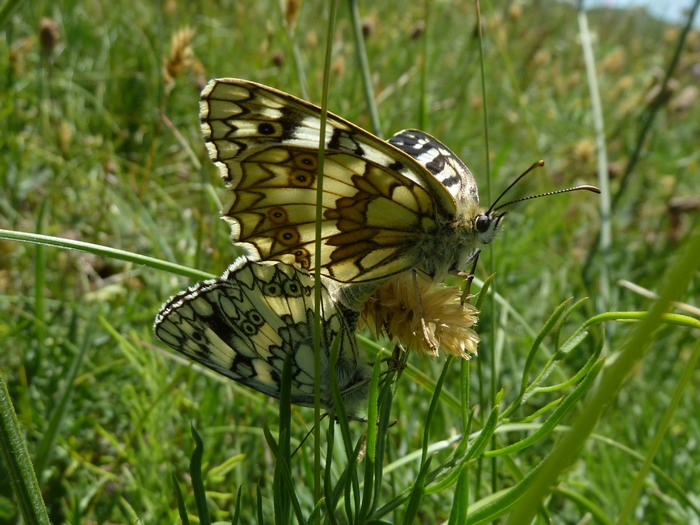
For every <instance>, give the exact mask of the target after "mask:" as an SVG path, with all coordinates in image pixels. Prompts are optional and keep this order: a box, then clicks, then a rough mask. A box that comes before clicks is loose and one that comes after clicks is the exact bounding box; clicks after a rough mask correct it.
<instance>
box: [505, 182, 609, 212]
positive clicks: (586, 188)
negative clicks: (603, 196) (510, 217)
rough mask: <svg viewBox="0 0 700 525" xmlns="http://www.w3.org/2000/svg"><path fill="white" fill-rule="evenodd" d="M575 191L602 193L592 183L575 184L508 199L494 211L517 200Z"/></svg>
mask: <svg viewBox="0 0 700 525" xmlns="http://www.w3.org/2000/svg"><path fill="white" fill-rule="evenodd" d="M573 191H590V192H591V193H600V189H598V188H596V187H595V186H591V185H590V184H582V185H581V186H573V187H571V188H564V189H562V190H554V191H546V192H544V193H538V194H537V195H528V196H527V197H521V198H519V199H515V200H512V201H508V202H506V203H505V204H501V205H500V206H499V207H498V208H495V209H494V210H493V211H497V210H500V209H501V208H505V207H506V206H510V205H511V204H515V203H516V202H522V201H529V200H531V199H539V198H540V197H549V196H550V195H558V194H560V193H571V192H573Z"/></svg>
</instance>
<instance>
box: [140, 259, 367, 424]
mask: <svg viewBox="0 0 700 525" xmlns="http://www.w3.org/2000/svg"><path fill="white" fill-rule="evenodd" d="M331 284H332V283H329V285H331ZM321 319H322V330H321V332H322V333H321V371H320V375H321V378H322V383H321V387H320V390H321V403H322V405H323V406H324V407H326V408H327V409H329V410H332V409H333V401H332V395H331V386H330V366H331V362H330V361H331V357H330V351H331V346H332V345H333V344H334V341H335V340H336V338H339V343H340V347H339V353H338V360H337V363H336V366H335V375H336V381H337V385H338V389H339V391H340V393H341V398H342V399H343V405H344V406H345V408H346V410H347V412H348V414H349V415H353V414H354V413H355V412H356V411H357V410H358V409H359V408H360V405H361V404H362V402H363V401H364V400H365V399H366V397H367V392H368V388H369V377H370V374H371V370H370V367H369V366H368V365H367V364H365V363H363V362H361V361H360V359H359V355H358V348H357V341H356V339H355V334H354V332H355V328H356V324H357V315H356V313H354V312H346V311H344V310H342V307H340V306H337V305H336V304H335V303H334V302H333V301H332V300H331V296H330V293H329V290H328V288H327V287H326V285H324V284H322V285H321ZM154 331H155V334H156V336H157V337H158V338H159V339H160V340H161V341H163V342H164V343H165V344H167V345H168V346H170V347H171V348H173V349H175V350H176V351H177V352H179V353H181V354H184V355H185V356H187V357H188V358H190V359H192V360H194V361H196V362H198V363H200V364H202V365H204V366H205V367H207V368H210V369H211V370H214V371H215V372H218V373H219V374H221V375H224V376H226V377H229V378H231V379H233V380H234V381H237V382H239V383H241V384H243V385H246V386H248V387H250V388H252V389H254V390H257V391H258V392H262V393H263V394H267V395H269V396H272V397H275V398H279V397H280V388H281V384H280V383H281V378H282V369H283V365H284V362H285V358H287V356H291V360H292V362H291V402H292V403H293V404H296V405H301V406H307V407H313V406H314V347H313V335H314V279H313V277H312V276H311V275H309V273H308V272H306V271H305V270H303V269H300V268H298V267H295V266H291V265H288V264H284V263H278V262H255V261H251V260H249V259H248V258H247V257H245V256H243V257H239V258H238V259H236V261H234V263H233V264H231V266H229V268H228V269H227V270H226V271H225V272H224V273H223V275H222V276H221V277H219V278H216V279H209V280H206V281H202V282H200V283H197V284H196V285H194V286H192V287H191V288H189V289H187V290H185V291H183V292H180V293H179V294H177V295H175V296H174V297H171V298H170V299H169V300H168V301H167V302H166V303H165V304H164V305H163V306H162V307H161V309H160V311H159V312H158V315H157V316H156V319H155V323H154Z"/></svg>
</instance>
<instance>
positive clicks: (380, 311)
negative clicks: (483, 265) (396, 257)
mask: <svg viewBox="0 0 700 525" xmlns="http://www.w3.org/2000/svg"><path fill="white" fill-rule="evenodd" d="M416 280H417V282H416V283H414V280H413V275H412V274H411V272H408V275H400V276H398V277H394V278H392V279H391V280H389V281H388V282H387V283H386V284H384V285H382V286H381V287H380V288H379V289H378V290H377V291H376V292H375V293H374V294H372V296H371V297H370V298H369V300H368V301H367V302H366V303H365V305H364V307H363V310H362V312H361V314H360V325H361V326H362V325H363V324H364V325H366V326H367V327H368V328H369V329H370V330H371V331H372V332H374V333H375V334H376V335H379V334H380V333H383V332H384V333H386V334H387V335H388V336H389V337H391V338H394V337H395V338H397V339H398V340H399V341H400V342H401V344H402V345H403V346H405V347H406V348H408V349H412V350H417V351H418V352H420V353H425V354H428V355H429V356H431V357H435V356H437V354H438V348H442V349H443V350H444V351H445V352H447V353H448V354H451V355H455V356H458V357H461V358H462V359H469V358H471V356H472V355H476V346H477V343H478V342H479V336H478V335H477V334H476V332H475V331H474V330H473V329H472V326H473V325H474V324H475V323H476V321H477V319H478V315H479V312H478V310H477V309H476V308H475V307H474V305H472V304H470V303H468V302H467V303H465V304H462V303H461V295H462V292H461V290H460V288H459V287H458V286H447V285H444V284H434V283H433V282H432V281H431V279H430V278H428V277H427V276H425V275H422V274H417V275H416ZM416 284H417V286H416Z"/></svg>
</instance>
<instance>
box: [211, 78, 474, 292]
mask: <svg viewBox="0 0 700 525" xmlns="http://www.w3.org/2000/svg"><path fill="white" fill-rule="evenodd" d="M320 113H321V112H320V108H318V107H317V106H314V105H313V104H310V103H308V102H304V101H302V100H300V99H298V98H296V97H293V96H291V95H288V94H286V93H283V92H281V91H277V90H275V89H272V88H269V87H267V86H263V85H260V84H256V83H253V82H249V81H246V80H239V79H218V80H213V81H211V82H210V83H209V85H208V86H207V87H206V88H205V89H204V91H203V92H202V98H201V108H200V118H201V121H202V130H203V133H204V138H205V142H206V143H207V149H208V151H209V155H210V157H211V158H212V160H213V161H214V163H215V164H216V165H217V166H218V167H219V170H220V172H221V175H222V177H223V178H224V180H225V181H226V182H227V185H228V187H229V189H230V190H232V191H233V193H234V202H233V204H232V205H231V206H230V208H229V209H228V210H226V211H225V212H224V217H225V218H226V219H227V220H228V221H229V222H231V224H232V236H233V240H234V241H235V242H236V243H239V244H242V245H244V246H245V247H246V248H247V249H248V251H249V254H250V255H251V256H252V257H254V258H259V259H263V260H267V259H275V260H281V261H285V262H295V263H297V264H298V265H300V266H302V267H303V268H312V267H313V263H314V250H315V237H316V235H315V232H316V226H315V224H316V188H317V186H316V179H317V162H318V146H319V137H320V123H321V120H320ZM402 133H403V135H402V134H399V139H400V140H399V139H397V144H399V145H400V146H401V147H402V149H404V151H402V149H399V147H395V146H394V145H392V144H390V143H388V142H385V141H383V140H381V139H379V138H377V137H375V136H374V135H372V134H370V133H368V132H366V131H364V130H362V129H361V128H359V127H357V126H355V125H353V124H351V123H350V122H347V121H345V120H343V119H342V118H340V117H337V116H335V115H332V114H329V115H328V120H327V127H326V135H325V156H324V171H323V173H324V182H323V210H322V225H321V237H322V241H321V242H322V249H321V265H322V268H323V269H324V273H325V274H326V275H327V276H329V277H331V278H332V279H334V280H336V281H339V282H342V283H361V282H367V281H374V280H380V279H384V278H386V277H389V276H391V275H394V274H398V273H401V272H404V271H406V270H408V269H411V268H414V267H423V266H426V268H424V269H426V271H428V272H429V273H435V272H434V271H433V268H432V267H433V266H435V262H434V261H433V262H429V263H428V264H423V263H424V261H423V259H424V258H425V252H426V251H427V252H430V251H431V250H430V246H431V243H433V242H435V241H434V240H432V239H431V236H434V235H435V234H437V235H442V232H444V231H446V230H449V227H451V226H449V225H450V223H451V221H453V220H454V218H455V217H456V216H457V215H458V210H457V205H458V202H457V201H456V200H455V197H453V196H452V195H451V194H450V191H448V189H447V188H446V187H445V186H444V185H443V184H442V182H447V183H450V184H452V181H453V179H454V177H455V176H457V175H455V174H456V173H459V172H460V170H461V169H462V168H464V173H463V174H462V176H463V179H462V181H461V182H460V183H459V184H460V185H459V186H458V187H459V188H460V190H459V191H463V190H464V188H468V189H470V188H471V186H474V188H475V185H474V184H473V177H471V173H469V170H467V169H466V167H465V166H464V165H463V164H462V163H461V161H459V160H458V159H457V161H456V162H455V161H454V160H453V159H452V158H449V157H454V155H452V154H451V153H449V150H447V148H445V147H444V146H443V145H442V144H440V143H439V142H437V141H436V140H434V139H432V137H429V136H427V135H424V136H419V135H418V133H420V132H415V131H411V133H413V135H411V136H409V135H406V133H408V132H402ZM410 141H413V144H414V146H411V145H410V144H411V143H410ZM415 144H418V145H419V149H420V150H421V152H420V153H419V154H416V153H415V151H414V150H415V149H416V148H415ZM433 146H434V147H436V148H440V149H438V150H437V152H429V151H428V150H429V148H430V147H433ZM411 148H413V149H411ZM406 151H408V153H407V152H406ZM447 153H449V156H448V155H447ZM426 155H432V156H431V157H430V159H429V160H428V161H426V160H425V159H426V158H427V157H426ZM444 158H447V162H444V163H443V169H442V170H441V171H440V172H439V173H442V175H439V174H438V173H433V172H431V169H430V168H431V167H434V166H435V165H437V164H438V163H439V162H440V160H442V159H444ZM454 158H455V159H456V157H454ZM455 187H457V186H455ZM450 189H451V187H450ZM459 191H457V195H459ZM469 191H471V190H469ZM477 202H478V201H477ZM471 233H472V232H471V231H469V232H459V235H455V239H451V238H450V239H440V240H441V241H444V242H443V243H442V244H449V245H455V244H459V243H462V244H463V243H464V242H466V243H468V244H469V243H472V244H473V241H472V239H471ZM454 241H460V242H459V243H456V242H454ZM426 242H427V244H428V247H426V246H425V244H426ZM467 248H470V247H469V246H468V247H467ZM460 249H461V248H460ZM436 256H437V257H443V254H442V253H438V254H436ZM447 257H448V258H449V257H452V255H451V254H447ZM439 264H445V265H447V264H448V263H446V262H443V263H439Z"/></svg>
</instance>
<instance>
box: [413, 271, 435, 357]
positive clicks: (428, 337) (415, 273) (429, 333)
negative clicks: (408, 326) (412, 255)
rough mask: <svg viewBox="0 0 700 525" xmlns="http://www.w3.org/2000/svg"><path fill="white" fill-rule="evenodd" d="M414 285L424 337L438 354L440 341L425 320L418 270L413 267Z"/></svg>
mask: <svg viewBox="0 0 700 525" xmlns="http://www.w3.org/2000/svg"><path fill="white" fill-rule="evenodd" d="M413 287H414V288H415V290H416V299H417V300H418V316H419V317H420V324H421V328H422V329H423V337H424V338H425V342H426V343H428V346H429V347H430V351H431V353H432V354H433V355H437V351H438V343H437V340H436V339H435V334H434V333H433V331H431V330H430V329H429V328H428V325H427V324H426V322H425V315H424V314H423V297H422V295H421V292H420V287H419V286H418V271H417V270H416V269H415V268H414V269H413Z"/></svg>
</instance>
